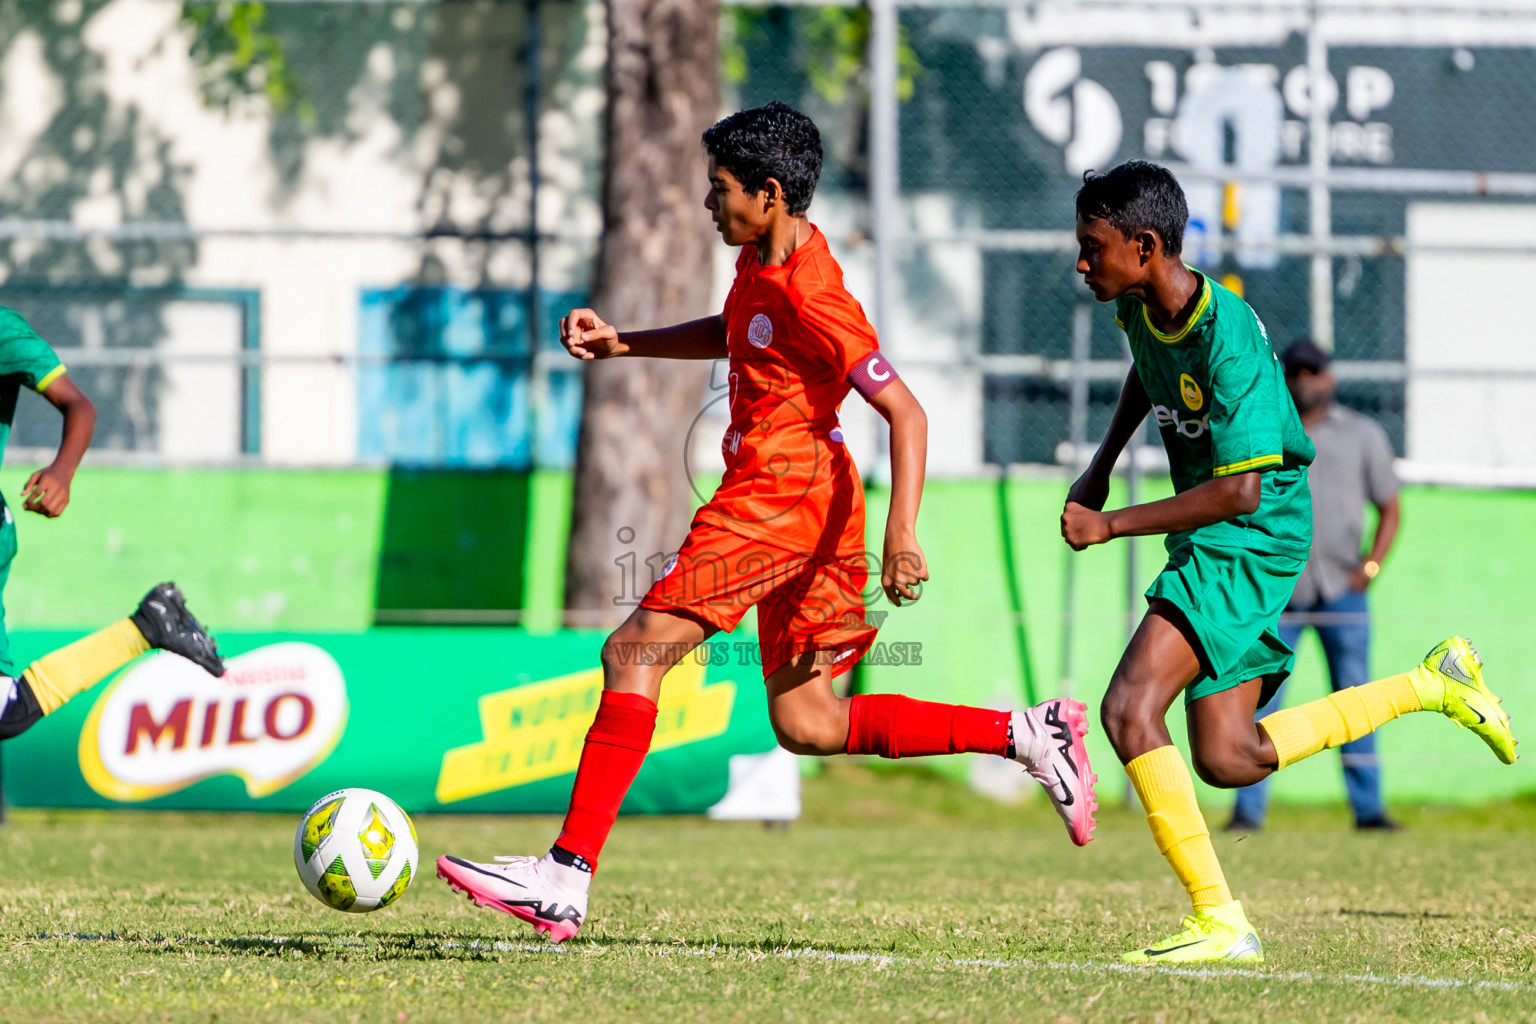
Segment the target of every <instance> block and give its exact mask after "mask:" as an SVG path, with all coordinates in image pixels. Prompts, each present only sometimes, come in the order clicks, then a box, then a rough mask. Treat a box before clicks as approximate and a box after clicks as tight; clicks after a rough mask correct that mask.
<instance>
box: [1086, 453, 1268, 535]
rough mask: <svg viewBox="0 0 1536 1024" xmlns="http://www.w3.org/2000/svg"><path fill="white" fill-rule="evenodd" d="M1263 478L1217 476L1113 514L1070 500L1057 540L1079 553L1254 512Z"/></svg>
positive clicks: (1233, 475)
mask: <svg viewBox="0 0 1536 1024" xmlns="http://www.w3.org/2000/svg"><path fill="white" fill-rule="evenodd" d="M1262 475H1263V474H1261V473H1258V472H1250V473H1233V474H1232V475H1231V476H1218V477H1214V478H1213V479H1210V480H1207V481H1206V482H1205V483H1203V484H1199V485H1198V486H1195V487H1191V488H1190V489H1189V490H1187V491H1185V492H1184V493H1183V494H1175V495H1174V496H1173V497H1171V498H1164V499H1163V500H1162V501H1151V502H1148V503H1147V504H1145V505H1132V506H1130V507H1129V508H1120V509H1115V510H1114V511H1113V512H1098V511H1095V510H1094V509H1091V508H1087V507H1085V506H1083V505H1079V504H1077V503H1076V502H1074V501H1068V502H1067V507H1066V509H1065V510H1064V511H1063V512H1062V513H1061V536H1062V538H1063V539H1064V540H1066V542H1067V543H1068V544H1069V545H1071V547H1072V550H1073V551H1081V550H1083V548H1086V547H1091V546H1093V545H1094V544H1103V543H1104V542H1105V541H1107V540H1114V539H1115V538H1116V537H1145V536H1147V535H1149V534H1157V533H1178V532H1179V531H1180V530H1198V529H1199V528H1200V527H1202V526H1210V525H1211V524H1212V523H1219V522H1221V521H1223V520H1225V519H1231V518H1233V517H1234V516H1243V515H1247V514H1249V513H1250V512H1253V511H1256V510H1257V509H1258V507H1259V486H1260V484H1261V483H1262V479H1261V478H1262Z"/></svg>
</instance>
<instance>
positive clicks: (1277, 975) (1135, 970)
mask: <svg viewBox="0 0 1536 1024" xmlns="http://www.w3.org/2000/svg"><path fill="white" fill-rule="evenodd" d="M27 937H28V938H30V939H33V940H34V941H54V942H59V941H64V942H122V943H135V942H139V943H156V942H171V943H190V944H195V945H201V946H220V945H225V944H228V945H236V944H238V943H241V942H249V943H252V944H261V943H266V944H268V945H271V946H276V947H284V946H289V945H292V946H294V947H295V948H297V947H299V946H302V945H309V946H326V945H329V946H336V947H341V948H359V947H362V948H366V947H369V946H379V945H382V944H381V943H378V942H366V941H357V940H351V939H335V938H332V939H326V938H319V937H317V938H314V939H304V938H291V937H289V936H285V935H249V936H232V937H230V938H229V939H227V940H220V939H216V938H209V937H205V936H195V935H183V936H171V935H144V936H131V935H119V934H117V933H101V932H92V933H79V932H43V933H41V934H37V935H30V936H27ZM410 948H415V949H432V948H436V949H468V950H490V951H493V952H497V953H555V954H565V955H571V956H576V955H579V954H580V953H582V952H583V948H582V947H579V946H577V947H573V946H557V945H554V944H552V943H533V942H506V941H496V942H481V941H479V940H478V939H477V940H473V941H470V942H456V941H454V940H452V939H444V940H432V939H425V940H424V941H422V942H419V943H413V944H412V945H411V947H410ZM731 954H739V955H741V956H742V957H743V958H746V959H765V958H767V957H774V958H776V959H779V960H819V961H822V962H825V963H842V964H873V965H874V966H875V967H876V969H879V968H881V967H890V966H902V967H990V968H995V969H998V970H1031V971H1061V972H1065V973H1069V974H1123V975H1127V976H1129V977H1135V978H1155V977H1159V976H1169V977H1175V978H1249V979H1253V980H1255V981H1270V982H1274V981H1289V982H1298V983H1301V984H1307V985H1319V984H1339V983H1346V984H1353V985H1381V986H1384V987H1388V988H1424V989H1474V990H1478V991H1493V992H1536V982H1524V981H1493V980H1490V979H1483V978H1430V977H1426V976H1424V975H1421V974H1375V973H1370V974H1353V973H1347V972H1341V973H1333V972H1329V971H1261V970H1255V969H1253V968H1247V967H1175V966H1173V965H1171V964H1168V965H1164V964H1150V965H1141V964H1122V963H1096V962H1094V961H1091V960H1090V961H1074V960H985V959H978V960H972V959H964V958H958V957H932V958H928V957H912V956H896V955H895V954H887V953H839V952H837V951H835V950H830V949H816V948H815V947H813V946H804V947H798V948H795V947H791V948H788V949H783V948H780V949H773V950H754V949H746V948H742V947H739V946H720V945H716V946H682V945H679V946H658V947H656V948H654V949H647V950H644V951H643V953H642V955H644V956H702V957H710V958H714V957H728V956H730V955H731Z"/></svg>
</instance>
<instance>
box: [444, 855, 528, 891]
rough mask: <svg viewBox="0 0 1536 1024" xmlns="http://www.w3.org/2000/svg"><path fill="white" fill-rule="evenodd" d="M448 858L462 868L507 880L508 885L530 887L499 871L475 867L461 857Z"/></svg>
mask: <svg viewBox="0 0 1536 1024" xmlns="http://www.w3.org/2000/svg"><path fill="white" fill-rule="evenodd" d="M448 859H449V860H451V861H453V862H454V863H455V864H457V865H458V866H459V867H461V868H468V869H469V870H471V871H478V872H479V873H480V874H482V875H484V876H485V877H486V878H494V879H496V881H498V882H505V883H506V884H507V885H515V886H517V887H518V888H519V889H526V888H528V887H527V886H526V885H524V884H523V883H522V882H517V881H513V880H512V879H510V878H508V877H507V876H506V875H502V874H498V873H497V872H494V871H487V870H485V869H484V868H477V867H475V865H473V864H471V863H469V862H468V861H463V860H459V858H457V857H449V858H448Z"/></svg>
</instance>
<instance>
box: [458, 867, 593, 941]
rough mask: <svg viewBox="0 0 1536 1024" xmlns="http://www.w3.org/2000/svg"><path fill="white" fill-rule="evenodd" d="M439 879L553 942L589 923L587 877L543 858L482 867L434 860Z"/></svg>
mask: <svg viewBox="0 0 1536 1024" xmlns="http://www.w3.org/2000/svg"><path fill="white" fill-rule="evenodd" d="M437 877H438V878H441V879H443V880H444V881H446V882H447V883H448V886H449V887H450V888H451V889H453V891H454V892H462V893H464V894H466V895H467V896H469V898H470V899H471V900H472V901H474V904H475V906H477V907H494V908H495V909H497V910H500V911H503V912H505V913H508V914H511V915H512V916H513V917H516V918H518V919H520V920H523V921H527V922H528V923H529V924H531V925H533V930H534V931H536V932H539V933H540V934H544V935H548V936H549V941H551V942H564V941H565V940H566V939H568V938H570V937H571V936H573V935H575V934H576V932H577V930H578V929H580V928H581V923H582V922H583V921H585V920H586V919H587V883H588V881H589V880H590V879H591V877H592V876H591V875H590V874H587V873H586V872H584V871H580V870H578V869H576V868H569V867H565V866H564V865H562V864H557V863H555V862H554V861H553V860H551V859H550V858H549V857H548V856H547V855H546V856H544V857H497V858H496V863H494V864H481V863H478V862H476V861H472V860H464V859H463V858H460V857H439V858H437Z"/></svg>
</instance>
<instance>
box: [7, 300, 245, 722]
mask: <svg viewBox="0 0 1536 1024" xmlns="http://www.w3.org/2000/svg"><path fill="white" fill-rule="evenodd" d="M23 387H27V388H31V389H32V390H33V391H36V392H37V393H38V394H40V395H42V396H43V397H44V398H46V399H48V401H49V402H51V403H52V404H53V406H54V408H56V409H58V410H59V412H60V413H62V414H63V416H64V432H63V437H62V438H61V439H60V441H59V452H58V455H56V456H55V457H54V460H53V462H52V463H50V464H49V465H48V466H46V467H44V468H43V469H40V470H38V471H37V472H36V473H33V474H32V476H31V477H30V478H28V480H27V483H26V486H24V487H23V488H22V489H21V493H22V499H23V503H22V508H24V509H26V510H27V511H28V512H36V513H37V514H38V515H42V516H47V517H48V518H50V519H53V518H57V517H58V516H60V515H62V514H63V512H64V509H65V507H66V506H68V504H69V488H70V484H71V483H72V482H73V481H74V478H75V470H76V468H78V467H79V465H80V459H81V457H82V456H84V455H85V450H86V449H87V448H88V447H90V444H91V434H92V432H93V431H94V430H95V428H96V408H95V406H93V405H92V404H91V400H90V399H89V398H86V397H85V395H84V394H83V393H81V391H80V389H79V388H78V387H76V386H75V383H74V381H72V380H70V379H69V375H68V374H67V373H66V372H65V369H64V366H63V364H61V363H60V362H59V357H58V356H57V355H55V354H54V351H53V349H51V348H49V347H48V343H47V342H45V341H43V339H42V338H40V337H38V336H37V332H36V331H34V330H32V327H31V325H30V324H28V323H27V321H26V320H25V319H24V318H23V317H22V316H21V314H20V313H17V312H16V311H15V310H11V309H5V308H4V307H0V455H3V454H4V452H5V443H6V441H8V440H9V439H10V436H11V423H12V422H13V421H14V420H15V418H16V400H17V399H18V398H19V397H20V395H21V389H22V388H23ZM15 557H16V520H15V517H14V516H13V515H12V514H11V508H10V506H9V505H8V504H6V503H5V501H4V499H3V498H0V590H3V589H4V587H5V583H6V580H7V579H8V578H9V577H10V574H11V560H12V559H13V558H15ZM4 627H5V622H4V611H3V610H0V740H8V739H10V738H11V737H13V736H16V735H19V734H20V733H23V732H25V731H26V730H28V729H30V728H31V727H32V726H33V725H34V724H36V723H37V721H38V720H39V719H41V718H42V717H43V716H44V715H49V714H52V713H53V712H54V711H57V710H58V709H59V708H60V707H63V705H64V703H65V702H66V701H68V700H69V699H70V698H71V697H73V696H74V695H75V694H77V693H79V692H81V691H82V690H85V689H87V688H89V687H91V686H93V685H94V684H96V683H97V682H99V681H101V680H102V679H105V678H106V677H107V676H108V675H110V674H112V673H113V672H115V671H117V670H118V669H119V668H121V667H122V666H124V665H126V664H128V662H130V661H132V660H133V659H134V658H136V657H138V656H139V655H140V654H143V653H144V652H145V651H148V650H149V649H150V648H154V647H158V648H160V649H162V650H167V651H172V652H174V653H176V654H179V655H181V656H182V657H184V658H188V659H190V660H192V661H194V662H196V663H197V664H198V665H200V666H202V668H203V669H205V670H206V671H207V672H209V673H210V674H212V675H216V676H217V675H223V674H224V663H223V661H222V660H221V659H220V658H219V651H218V647H217V646H216V645H215V644H214V641H213V638H212V637H210V636H209V635H208V634H207V632H206V631H205V630H204V629H203V627H202V625H201V624H200V623H199V622H198V621H197V619H196V618H194V617H193V616H192V613H191V612H189V611H188V610H187V605H186V599H185V598H184V597H183V596H182V593H181V591H180V590H179V589H178V588H177V587H176V585H175V584H174V583H162V584H160V585H159V586H157V587H155V588H154V589H153V590H151V591H150V592H149V593H148V594H146V595H145V596H144V599H143V600H142V601H140V602H139V607H138V609H137V610H136V611H135V612H134V613H133V614H132V615H130V616H128V617H127V618H125V619H120V620H118V621H117V622H115V623H113V624H112V625H110V626H108V627H107V628H106V629H103V630H99V631H97V632H95V633H92V634H91V635H90V636H87V637H83V638H81V639H79V640H76V641H75V642H74V643H72V644H70V645H68V646H67V647H61V648H59V649H58V650H57V651H54V652H53V653H51V654H46V655H44V656H43V657H41V658H39V659H38V660H37V661H35V662H33V663H32V664H31V665H29V666H27V668H26V670H25V671H23V672H22V673H21V674H20V675H19V676H18V675H17V674H16V664H15V662H14V661H13V660H12V658H11V650H10V641H9V639H8V638H7V637H6V635H5V628H4Z"/></svg>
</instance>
